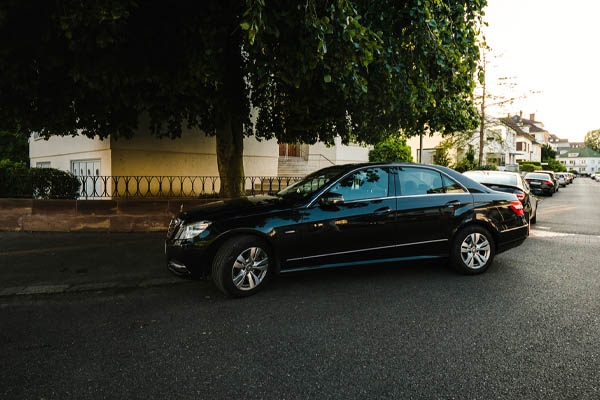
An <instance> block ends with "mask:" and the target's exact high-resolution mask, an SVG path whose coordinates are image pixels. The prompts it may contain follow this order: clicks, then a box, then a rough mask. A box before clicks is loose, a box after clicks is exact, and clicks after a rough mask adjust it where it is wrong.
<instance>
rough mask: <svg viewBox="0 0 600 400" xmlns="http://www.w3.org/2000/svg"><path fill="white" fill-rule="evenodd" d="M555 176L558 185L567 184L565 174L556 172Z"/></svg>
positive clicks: (563, 185)
mask: <svg viewBox="0 0 600 400" xmlns="http://www.w3.org/2000/svg"><path fill="white" fill-rule="evenodd" d="M556 178H558V184H559V185H560V187H565V186H567V183H568V179H567V175H565V174H563V173H562V172H557V173H556Z"/></svg>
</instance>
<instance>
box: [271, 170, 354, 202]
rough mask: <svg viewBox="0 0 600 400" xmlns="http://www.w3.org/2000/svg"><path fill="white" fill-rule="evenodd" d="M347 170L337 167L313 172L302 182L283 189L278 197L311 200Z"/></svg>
mask: <svg viewBox="0 0 600 400" xmlns="http://www.w3.org/2000/svg"><path fill="white" fill-rule="evenodd" d="M346 169H347V167H342V166H335V167H329V168H324V169H321V170H319V171H316V172H313V173H312V174H310V175H307V176H306V177H305V178H304V179H302V180H301V181H300V182H296V183H294V184H293V185H291V186H288V187H287V188H285V189H283V190H282V191H280V192H279V193H277V196H279V197H287V198H296V199H305V198H310V197H312V195H313V194H315V193H316V192H318V191H319V190H321V188H323V187H324V186H325V185H327V184H328V183H330V182H332V181H333V179H335V178H337V177H338V176H340V174H342V173H343V172H344V171H345V170H346Z"/></svg>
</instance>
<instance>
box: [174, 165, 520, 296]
mask: <svg viewBox="0 0 600 400" xmlns="http://www.w3.org/2000/svg"><path fill="white" fill-rule="evenodd" d="M528 234H529V224H528V221H527V218H526V216H525V215H524V210H523V206H522V204H521V202H520V201H519V200H518V199H517V198H516V196H515V195H514V194H510V193H501V192H496V191H493V190H491V189H489V188H487V187H485V186H483V185H481V184H479V183H477V182H475V181H473V180H471V179H469V178H468V177H466V176H464V175H462V174H460V173H458V172H456V171H454V170H451V169H448V168H444V167H438V166H430V165H420V164H404V163H402V164H396V163H394V164H351V165H340V166H332V167H329V168H325V169H322V170H319V171H317V172H314V173H312V174H310V175H308V176H307V177H306V178H305V179H303V180H302V181H300V182H298V183H297V184H295V185H293V186H290V187H288V188H287V189H285V190H283V191H281V192H279V193H277V194H276V195H273V196H265V195H263V196H252V197H244V198H240V199H235V200H225V201H219V202H215V203H211V204H207V205H205V206H201V207H198V208H196V209H193V210H189V211H184V212H182V213H181V214H180V215H179V216H178V217H177V218H176V219H174V220H173V221H172V222H171V225H170V227H169V232H168V236H167V240H166V243H165V251H166V257H167V265H168V268H169V269H170V270H171V271H172V272H174V273H176V274H178V275H186V276H206V275H210V276H211V277H212V280H213V281H214V283H215V284H216V286H217V287H218V288H219V289H220V290H221V291H223V292H224V293H226V294H228V295H231V296H236V297H239V296H247V295H250V294H253V293H255V292H256V291H258V290H260V289H261V288H262V287H264V285H265V283H266V282H267V281H268V280H269V278H270V277H271V276H272V275H277V274H279V273H286V272H292V271H303V270H310V269H317V268H331V267H341V266H348V265H356V264H371V263H381V262H394V261H402V260H421V259H431V258H450V260H451V264H452V265H453V266H454V268H456V270H457V271H459V272H460V273H464V274H478V273H481V272H484V271H485V270H487V269H488V268H489V266H490V265H491V264H492V261H493V259H494V256H495V255H496V254H498V253H500V252H502V251H504V250H506V249H509V248H511V247H514V246H518V245H519V244H521V243H522V242H523V241H524V240H525V238H526V237H527V236H528Z"/></svg>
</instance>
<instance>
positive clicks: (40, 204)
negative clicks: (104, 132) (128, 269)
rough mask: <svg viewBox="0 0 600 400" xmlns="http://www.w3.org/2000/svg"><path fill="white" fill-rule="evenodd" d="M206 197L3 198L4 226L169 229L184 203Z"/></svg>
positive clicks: (69, 229) (186, 206) (76, 229)
mask: <svg viewBox="0 0 600 400" xmlns="http://www.w3.org/2000/svg"><path fill="white" fill-rule="evenodd" d="M211 201H215V200H214V199H212V200H210V199H202V200H166V199H165V200H162V199H159V200H31V199H0V230H3V231H50V232H98V231H100V232H151V231H166V230H167V227H168V225H169V221H170V220H171V218H173V216H174V215H176V214H177V213H178V212H179V211H180V209H181V206H182V205H183V207H184V209H189V208H192V207H195V206H198V205H201V204H205V203H208V202H211Z"/></svg>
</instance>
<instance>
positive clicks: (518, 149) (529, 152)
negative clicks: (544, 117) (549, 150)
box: [502, 114, 550, 162]
mask: <svg viewBox="0 0 600 400" xmlns="http://www.w3.org/2000/svg"><path fill="white" fill-rule="evenodd" d="M532 115H533V114H532ZM502 122H503V123H504V124H505V125H507V126H508V127H510V128H511V129H512V130H514V131H515V132H516V138H515V147H514V149H515V161H516V162H518V161H542V145H543V144H544V142H545V141H547V140H549V139H550V134H549V133H548V132H547V131H545V130H543V129H542V128H539V127H537V126H536V124H535V123H534V122H535V121H531V120H525V119H523V118H522V117H521V116H520V115H514V116H511V117H507V118H503V119H502ZM532 127H535V128H532ZM532 130H533V132H532ZM536 133H537V134H538V135H539V139H536V137H535V134H536ZM538 140H539V141H538Z"/></svg>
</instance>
